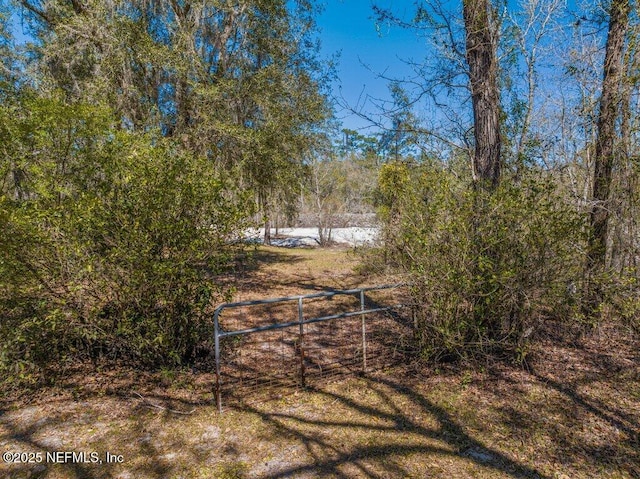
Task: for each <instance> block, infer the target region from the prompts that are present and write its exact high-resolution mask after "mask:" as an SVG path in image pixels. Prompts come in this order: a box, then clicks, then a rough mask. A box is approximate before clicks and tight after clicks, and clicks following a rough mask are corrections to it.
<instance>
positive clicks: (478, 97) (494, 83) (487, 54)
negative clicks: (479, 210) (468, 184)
mask: <svg viewBox="0 0 640 479" xmlns="http://www.w3.org/2000/svg"><path fill="white" fill-rule="evenodd" d="M492 10H493V7H492V6H491V2H490V0H464V3H463V14H464V26H465V32H466V49H467V51H466V55H467V63H468V66H469V83H470V85H471V100H472V103H473V125H474V137H475V154H474V157H473V176H474V180H475V182H476V184H481V185H482V186H483V187H489V188H494V187H495V186H497V184H498V181H499V180H500V92H499V89H498V60H497V55H496V48H497V32H496V31H495V25H494V24H493V20H492V18H491V16H492V13H493V12H492Z"/></svg>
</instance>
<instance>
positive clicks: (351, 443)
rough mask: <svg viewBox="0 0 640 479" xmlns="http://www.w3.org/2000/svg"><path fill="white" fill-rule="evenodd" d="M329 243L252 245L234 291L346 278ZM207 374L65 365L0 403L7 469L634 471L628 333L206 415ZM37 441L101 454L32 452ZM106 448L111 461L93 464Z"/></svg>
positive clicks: (636, 395) (638, 377)
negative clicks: (314, 246) (89, 458)
mask: <svg viewBox="0 0 640 479" xmlns="http://www.w3.org/2000/svg"><path fill="white" fill-rule="evenodd" d="M356 263H357V257H355V256H352V255H351V253H350V252H347V251H344V250H333V249H330V250H319V249H318V250H280V249H275V248H267V249H261V250H260V251H259V252H258V254H257V256H256V258H255V262H254V265H253V266H252V267H251V268H249V269H247V270H245V271H243V272H241V273H239V274H238V275H237V276H236V281H237V284H238V292H237V295H236V297H235V299H249V298H256V297H269V296H279V295H289V294H301V293H307V292H311V291H313V290H318V289H327V288H347V287H357V286H360V285H362V284H363V283H368V284H372V283H376V282H380V281H381V280H382V278H373V279H372V278H365V277H359V276H354V275H353V273H352V268H353V266H354V265H355V264H356ZM211 385H212V377H211V375H210V374H205V373H194V372H184V373H176V372H172V371H165V372H161V373H158V374H150V373H144V374H143V373H140V372H138V371H131V370H127V369H125V368H116V369H109V370H103V371H100V372H98V371H95V370H92V369H88V368H87V369H82V368H79V370H78V371H76V372H75V373H74V374H69V376H68V377H67V378H65V379H64V380H61V381H60V383H59V384H58V385H57V387H56V388H51V389H48V390H43V391H40V392H39V394H38V395H37V396H33V397H30V398H24V397H23V398H22V399H21V400H20V401H13V402H5V404H4V409H3V410H2V411H0V452H5V451H12V452H25V453H28V452H33V453H37V452H40V453H42V454H43V456H44V457H43V462H42V463H40V464H13V465H8V464H6V463H2V462H0V477H8V478H26V477H42V478H87V479H89V478H122V479H124V478H136V479H137V478H141V479H144V478H176V479H177V478H203V479H204V478H228V479H233V478H274V479H275V478H286V477H289V478H315V477H329V478H359V477H363V478H396V477H397V478H405V477H407V478H409V477H416V478H424V477H435V478H450V477H461V478H472V477H477V478H515V477H530V478H534V477H540V478H585V479H586V478H593V477H602V478H634V477H640V358H639V356H638V342H637V341H635V340H632V339H630V338H626V337H624V336H622V335H621V334H620V333H619V332H616V331H614V330H609V329H603V330H602V331H600V332H599V334H598V335H597V336H593V337H591V338H589V339H588V340H584V341H580V342H577V343H575V344H566V343H561V342H558V341H555V340H553V338H551V339H549V340H548V341H547V342H546V343H544V344H541V345H540V346H539V348H538V349H537V351H536V353H535V354H534V361H532V363H531V364H530V367H529V369H528V370H522V369H518V368H513V367H510V366H508V365H504V364H487V365H486V366H485V367H484V368H481V369H476V370H465V369H461V368H446V369H442V370H440V371H434V370H429V369H424V368H419V367H411V366H406V367H404V368H402V369H393V370H387V371H379V372H377V373H375V374H372V375H370V376H368V377H366V378H362V377H361V378H349V379H345V380H342V381H340V382H336V383H333V384H330V385H326V386H323V387H322V388H321V389H317V390H309V391H303V392H298V393H296V394H294V395H289V396H285V397H282V398H274V399H272V400H269V401H264V402H260V403H257V404H256V403H252V404H248V403H247V404H242V405H240V406H238V407H236V408H233V409H228V410H226V411H225V413H224V414H223V415H219V414H218V413H217V411H216V409H215V406H214V405H213V404H211V394H210V391H211V389H210V388H211ZM52 451H73V452H86V453H90V452H94V451H95V452H97V453H98V454H99V458H100V459H102V460H103V463H102V464H89V463H81V462H75V463H74V462H72V461H69V460H68V461H67V462H66V463H65V464H52V463H46V453H47V452H52ZM106 452H110V453H112V454H118V455H122V458H123V463H121V464H107V463H105V462H104V458H105V454H106Z"/></svg>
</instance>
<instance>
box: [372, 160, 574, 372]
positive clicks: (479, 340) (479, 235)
mask: <svg viewBox="0 0 640 479" xmlns="http://www.w3.org/2000/svg"><path fill="white" fill-rule="evenodd" d="M379 185H380V186H379V189H380V191H379V201H380V213H381V217H382V219H383V221H384V224H385V227H384V231H383V238H384V240H385V249H386V251H387V254H388V255H389V258H390V260H391V261H393V262H395V263H396V264H397V265H398V266H399V267H400V268H401V269H403V270H404V271H406V272H408V273H409V274H410V276H411V279H412V283H413V295H414V300H415V302H416V303H417V304H418V305H419V307H418V318H417V329H416V335H417V339H418V341H419V344H420V348H421V351H422V352H423V354H424V356H425V357H426V358H430V359H435V360H442V359H455V358H466V357H473V356H476V355H482V354H496V353H497V354H508V355H509V356H511V357H514V358H516V359H519V360H523V359H524V358H525V356H526V354H527V351H528V345H529V341H530V340H531V338H533V337H534V335H535V333H536V331H537V329H538V326H539V324H540V321H541V320H542V319H543V318H557V319H563V318H568V317H572V316H573V315H575V313H576V312H577V311H578V310H579V299H580V298H579V296H580V291H581V284H580V278H581V272H582V262H581V261H582V254H583V248H584V243H585V239H584V224H583V216H582V215H581V214H580V212H579V211H578V210H577V209H576V208H575V207H573V206H571V205H570V204H568V203H567V202H566V200H565V199H564V198H563V196H562V194H561V192H560V191H559V190H558V188H557V187H556V185H555V184H554V183H553V181H552V180H551V179H550V178H544V177H543V176H542V174H539V175H538V176H534V175H533V174H531V175H530V176H528V177H526V178H524V179H523V180H522V181H520V182H519V183H518V184H509V183H507V182H505V183H503V184H502V185H501V186H500V187H499V188H498V189H497V190H495V191H493V192H486V191H481V190H474V189H473V188H472V187H470V186H469V185H468V184H465V183H464V182H463V181H461V180H459V179H458V178H457V177H456V176H454V175H453V174H451V173H449V172H447V171H444V170H438V169H435V168H428V167H412V166H409V165H406V164H402V163H393V164H389V165H385V167H384V168H383V169H382V171H381V177H380V183H379Z"/></svg>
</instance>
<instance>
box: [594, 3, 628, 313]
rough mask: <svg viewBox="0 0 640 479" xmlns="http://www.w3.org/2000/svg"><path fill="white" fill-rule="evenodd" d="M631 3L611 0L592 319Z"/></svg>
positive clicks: (600, 120) (596, 199)
mask: <svg viewBox="0 0 640 479" xmlns="http://www.w3.org/2000/svg"><path fill="white" fill-rule="evenodd" d="M629 10H630V5H629V0H612V1H611V7H610V12H609V32H608V35H607V46H606V51H605V59H604V76H603V79H602V96H601V98H600V112H599V115H598V124H597V137H596V154H595V169H594V173H593V206H592V208H591V215H590V227H591V230H590V233H591V234H590V235H589V245H588V250H587V297H586V303H585V306H586V309H585V313H586V314H587V315H588V316H590V317H592V316H593V315H594V314H595V313H596V312H597V309H598V307H599V305H600V303H601V301H602V297H601V296H602V295H601V292H600V288H599V287H598V281H594V275H596V274H597V273H598V272H599V271H602V269H603V268H604V267H605V265H606V253H607V236H608V228H609V207H608V202H609V192H610V189H611V172H612V169H613V162H614V157H615V148H616V120H617V119H618V115H619V113H620V108H619V107H620V102H621V100H622V85H621V82H622V78H623V76H624V65H623V63H624V51H625V38H626V32H627V28H628V24H629Z"/></svg>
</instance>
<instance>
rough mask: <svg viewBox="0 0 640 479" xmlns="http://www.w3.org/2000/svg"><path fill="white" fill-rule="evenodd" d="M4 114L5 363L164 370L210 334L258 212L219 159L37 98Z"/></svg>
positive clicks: (1, 270) (0, 116)
mask: <svg viewBox="0 0 640 479" xmlns="http://www.w3.org/2000/svg"><path fill="white" fill-rule="evenodd" d="M22 102H23V103H22V105H20V106H21V109H20V110H17V109H14V110H11V109H10V107H8V106H6V107H3V109H2V111H1V112H0V139H4V140H6V142H5V145H6V146H5V147H4V148H2V150H1V151H0V153H1V154H2V173H3V175H4V180H5V181H4V188H3V190H2V191H1V196H0V228H2V230H3V235H2V236H1V237H0V251H1V252H2V255H1V257H0V314H1V315H2V317H3V321H2V323H0V367H2V368H3V370H4V371H5V373H9V374H12V375H14V376H15V377H20V376H24V377H25V378H27V379H28V377H29V374H31V373H29V371H31V372H34V371H35V372H37V371H39V370H40V369H41V368H42V367H44V366H45V365H47V364H51V363H56V362H61V361H65V360H68V359H78V358H84V357H91V358H93V359H97V358H98V357H100V356H105V357H109V358H118V359H125V360H131V361H135V362H136V363H137V364H146V365H166V364H177V363H183V362H188V361H191V360H192V359H193V355H194V353H195V352H196V347H197V345H198V342H200V341H202V339H203V338H205V339H206V338H208V337H209V333H210V327H211V324H210V321H209V314H208V313H209V312H210V311H209V307H210V304H211V302H212V301H215V300H218V301H219V300H221V299H223V298H224V297H225V291H224V290H223V289H222V288H220V287H219V285H218V284H217V283H216V281H215V276H216V274H217V273H219V272H220V271H222V270H223V269H224V268H225V267H226V266H227V265H228V263H229V260H230V259H231V257H232V256H233V254H234V248H235V247H234V246H232V243H233V242H232V241H231V240H233V239H235V238H237V237H238V236H237V235H238V234H239V232H240V231H242V229H243V228H244V227H245V218H247V217H248V215H249V214H250V213H251V211H249V209H248V208H249V206H248V205H249V204H250V202H249V201H247V197H246V195H245V194H242V193H239V192H238V191H235V190H234V189H233V188H231V187H230V186H229V185H228V184H227V182H226V181H225V179H224V178H223V177H221V176H220V175H219V174H218V173H216V170H215V168H214V164H213V163H212V161H211V160H209V159H206V158H199V157H194V156H192V155H189V154H188V153H185V152H184V151H183V149H182V148H180V145H179V144H176V143H174V142H171V141H168V140H165V139H162V138H161V137H160V135H154V134H152V133H150V134H148V135H145V136H141V135H133V134H130V133H128V132H127V131H124V130H122V129H121V128H118V127H117V125H116V124H115V122H114V120H113V117H112V115H111V113H110V112H109V111H108V110H106V109H103V108H100V107H94V106H88V105H67V104H64V103H63V102H61V101H59V100H56V99H38V98H35V99H34V98H31V99H29V98H27V99H24V100H22Z"/></svg>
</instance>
